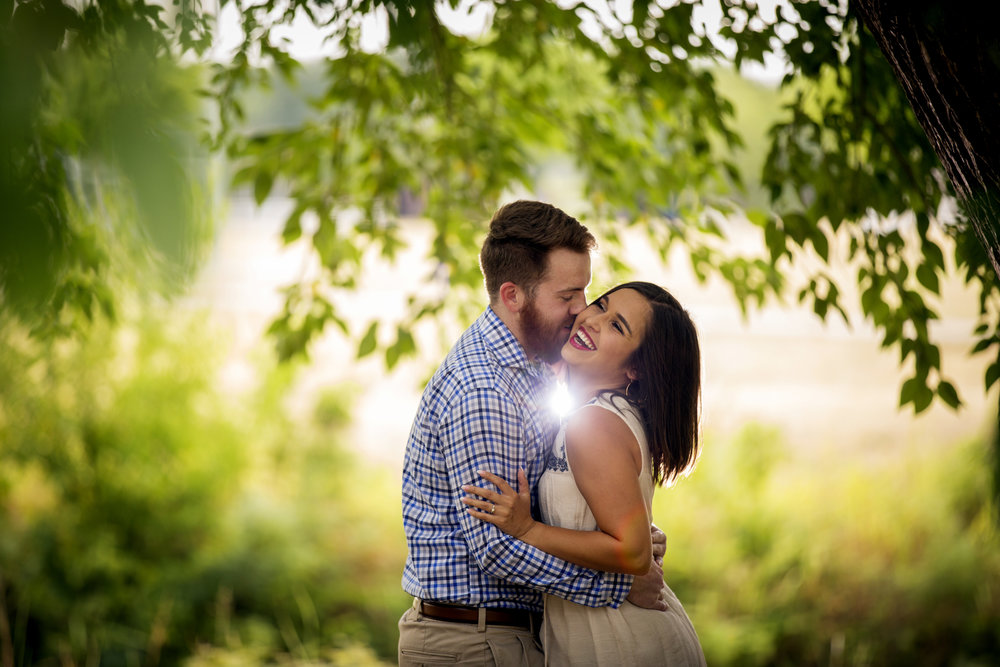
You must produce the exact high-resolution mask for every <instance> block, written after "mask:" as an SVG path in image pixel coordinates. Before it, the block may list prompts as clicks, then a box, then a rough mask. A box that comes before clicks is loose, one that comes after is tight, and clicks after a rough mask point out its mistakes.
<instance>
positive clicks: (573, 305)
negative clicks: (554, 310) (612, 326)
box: [569, 294, 587, 317]
mask: <svg viewBox="0 0 1000 667" xmlns="http://www.w3.org/2000/svg"><path fill="white" fill-rule="evenodd" d="M586 309H587V299H586V298H585V297H584V296H583V295H582V294H581V295H580V296H577V297H573V301H572V302H570V306H569V312H570V314H571V315H572V316H573V317H576V316H577V315H579V314H580V313H582V312H583V311H584V310H586Z"/></svg>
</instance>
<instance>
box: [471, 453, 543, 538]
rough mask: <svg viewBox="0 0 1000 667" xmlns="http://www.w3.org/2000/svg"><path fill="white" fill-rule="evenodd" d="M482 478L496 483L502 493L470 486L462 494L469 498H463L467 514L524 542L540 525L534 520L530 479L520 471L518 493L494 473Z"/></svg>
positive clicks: (483, 473) (482, 472)
mask: <svg viewBox="0 0 1000 667" xmlns="http://www.w3.org/2000/svg"><path fill="white" fill-rule="evenodd" d="M479 476H480V477H482V478H483V479H485V480H487V481H489V482H493V484H495V485H496V487H497V488H498V489H500V492H499V493H497V492H495V491H490V490H489V489H483V488H480V487H478V486H471V485H469V484H466V485H465V486H463V487H462V490H463V491H465V492H466V493H468V494H469V495H468V496H465V497H464V498H462V502H463V503H465V504H466V505H468V506H469V509H468V510H467V511H468V512H469V514H471V515H472V516H474V517H475V518H477V519H480V520H482V521H486V522H487V523H492V524H493V525H494V526H496V527H497V528H499V529H500V530H502V531H503V532H505V533H507V534H508V535H510V536H512V537H516V538H518V539H519V540H522V541H524V537H525V535H527V533H528V531H530V530H531V529H532V528H534V527H535V525H536V524H537V522H536V521H535V520H534V519H532V518H531V487H529V486H528V478H527V477H526V476H525V474H524V471H523V470H518V471H517V491H516V492H515V491H514V489H512V488H511V487H510V484H508V483H507V482H505V481H504V480H503V479H502V478H500V477H497V476H496V475H494V474H493V473H491V472H486V471H484V470H480V471H479ZM474 496H478V498H476V497H474Z"/></svg>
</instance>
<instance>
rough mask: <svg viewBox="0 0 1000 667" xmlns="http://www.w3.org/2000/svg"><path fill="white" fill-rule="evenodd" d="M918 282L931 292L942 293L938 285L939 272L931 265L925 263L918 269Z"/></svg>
mask: <svg viewBox="0 0 1000 667" xmlns="http://www.w3.org/2000/svg"><path fill="white" fill-rule="evenodd" d="M917 280H918V281H920V284H921V285H923V286H924V287H926V288H927V289H929V290H930V291H931V292H934V293H935V294H939V293H940V291H941V288H940V285H939V283H938V276H937V272H936V271H935V270H934V268H933V267H932V266H931V265H930V264H928V263H926V262H924V263H922V264H920V265H919V266H918V267H917Z"/></svg>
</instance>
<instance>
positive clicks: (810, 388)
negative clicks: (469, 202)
mask: <svg viewBox="0 0 1000 667" xmlns="http://www.w3.org/2000/svg"><path fill="white" fill-rule="evenodd" d="M549 199H550V200H551V201H556V203H559V202H558V199H554V198H551V197H550V198H549ZM286 210H287V209H286V204H285V203H282V202H280V201H279V202H276V203H270V202H269V203H266V204H265V207H264V208H263V209H257V208H256V207H255V206H254V205H253V204H252V202H250V201H248V200H247V199H241V198H235V199H233V200H232V202H231V209H230V216H229V219H228V221H227V222H226V224H225V226H224V227H223V228H222V230H221V233H220V235H219V238H218V241H217V246H216V249H215V252H214V254H213V257H212V259H211V261H210V262H209V264H208V266H207V267H206V268H205V269H204V271H203V273H202V275H201V277H200V279H199V282H198V284H197V285H196V287H195V289H194V291H193V293H192V295H191V296H190V297H189V298H188V299H187V300H186V303H187V304H188V305H189V306H191V307H195V308H200V307H208V308H210V309H211V310H212V311H213V312H215V313H216V314H217V315H218V317H219V319H220V321H221V322H224V323H225V325H226V326H227V327H232V328H233V331H234V335H235V345H234V349H233V353H232V356H231V358H230V361H229V363H228V364H227V366H226V370H225V371H224V372H225V377H224V379H225V381H226V382H227V385H228V386H229V387H231V388H232V389H233V390H239V388H240V387H241V386H244V385H246V383H252V381H253V377H252V371H251V370H250V368H251V367H250V365H249V364H248V362H247V360H246V358H245V355H246V354H247V352H248V351H249V350H250V349H251V348H252V347H253V346H254V345H256V344H258V343H259V337H260V333H261V332H262V331H263V330H264V329H265V328H266V325H267V322H268V319H269V318H270V317H271V316H272V315H273V314H274V313H275V312H277V310H278V308H279V306H280V303H281V301H280V295H279V294H278V293H277V291H276V290H277V288H278V287H280V286H281V285H284V284H287V283H288V282H290V281H292V280H295V279H297V278H298V277H299V276H301V275H304V274H305V275H307V274H308V270H309V268H308V263H307V262H306V261H305V260H304V259H303V255H302V248H297V247H292V248H289V249H283V248H281V247H280V246H279V245H278V239H279V234H278V230H279V229H280V225H281V221H282V219H283V218H282V216H283V214H284V213H285V212H286ZM423 232H424V230H422V229H421V227H420V226H419V223H417V222H416V221H414V222H413V227H412V228H409V229H407V234H406V236H407V238H408V239H409V241H410V245H411V247H410V250H409V251H407V252H406V253H404V254H403V256H402V257H401V260H400V262H399V265H398V266H396V267H387V266H383V265H378V270H376V271H369V272H368V274H367V275H366V276H365V279H364V282H363V283H362V284H361V289H359V290H358V292H357V294H354V295H347V296H345V297H343V298H341V299H338V300H337V303H339V304H341V307H342V308H343V313H344V314H346V315H347V318H348V321H349V322H351V323H352V324H353V325H354V327H355V328H356V331H357V330H360V328H361V327H362V326H363V325H364V324H365V323H366V322H367V321H368V320H369V318H371V317H379V316H382V317H386V318H394V317H397V316H399V315H400V314H401V313H402V312H403V303H402V296H401V294H400V292H401V290H400V289H399V286H401V285H405V284H407V283H410V282H412V281H414V280H419V279H420V278H422V277H423V276H424V275H425V274H426V272H427V268H426V266H425V265H424V264H423V261H422V257H423V253H424V251H425V249H426V244H427V242H428V239H427V236H426V235H425V234H424V233H423ZM732 232H733V233H732V236H733V237H734V239H735V240H736V244H737V247H738V248H739V249H741V250H745V249H747V248H754V245H755V243H756V242H757V240H756V236H755V233H756V232H755V230H754V229H752V228H750V227H749V226H748V225H747V226H746V227H745V228H744V227H739V226H737V227H735V228H734V229H733V230H732ZM625 247H626V250H627V254H628V256H629V258H630V260H631V261H632V262H633V263H634V264H635V265H636V266H637V267H639V268H637V271H636V274H635V277H636V278H637V279H645V280H651V281H654V282H659V283H660V284H662V285H664V286H665V287H667V288H668V289H670V290H671V291H673V292H674V294H675V295H676V296H677V297H678V298H679V299H680V301H681V302H682V303H683V304H685V305H686V306H687V307H688V308H689V310H690V311H691V313H692V316H693V318H694V320H695V323H696V325H697V326H698V329H699V334H700V337H701V344H702V352H703V365H704V385H703V387H704V397H703V400H704V405H703V428H704V430H705V431H706V432H707V433H709V434H714V435H717V436H720V437H728V436H731V435H732V434H734V433H736V432H738V431H739V430H740V429H741V428H742V427H743V426H744V425H745V424H747V423H751V422H754V423H758V424H762V425H767V426H773V427H774V428H776V429H778V430H779V431H780V432H781V433H782V434H783V435H784V437H785V438H786V439H787V441H788V442H789V443H790V444H791V445H792V448H793V450H794V451H795V452H796V454H797V455H801V456H805V457H809V456H810V455H811V454H815V453H817V452H821V451H824V450H827V449H837V450H846V451H849V452H851V453H852V454H853V455H856V456H858V457H860V458H862V459H865V458H868V457H870V456H873V455H874V456H877V455H878V454H880V453H894V452H897V451H898V450H899V449H900V448H908V447H916V448H922V447H925V446H940V445H942V444H947V443H953V442H956V441H960V440H963V439H967V438H970V437H973V436H978V435H985V434H987V433H988V432H989V428H990V425H991V424H992V422H993V419H994V418H995V410H996V407H995V406H996V398H995V389H994V396H991V397H987V396H986V395H985V394H984V392H983V379H982V378H983V372H984V370H985V366H986V359H985V357H982V356H980V357H978V358H971V357H969V356H968V351H969V349H970V347H971V343H970V340H971V336H970V334H971V330H972V328H973V327H974V326H975V324H974V316H975V314H976V306H977V304H976V301H975V299H976V297H975V295H974V294H972V293H970V292H968V291H965V290H964V289H963V288H962V285H961V284H960V281H958V280H957V279H955V278H954V277H952V278H950V279H949V280H947V281H945V291H946V295H947V297H946V299H945V300H944V304H943V305H942V304H934V306H936V307H937V310H938V312H939V314H941V316H942V318H941V320H940V321H939V322H937V323H935V324H934V325H933V329H934V331H935V332H936V333H937V336H938V342H939V344H940V345H941V353H942V359H943V368H944V372H945V374H946V375H947V376H948V377H949V378H951V379H952V380H953V381H954V384H955V385H956V386H957V387H958V389H959V391H960V394H961V395H962V398H963V400H964V402H965V405H964V406H963V408H962V409H961V410H959V411H958V412H955V411H951V410H949V409H947V408H945V407H941V406H937V405H935V406H934V407H933V408H932V409H930V410H928V411H927V412H925V413H924V414H922V415H919V416H917V417H914V416H913V414H912V411H911V410H907V411H900V410H899V409H898V407H897V406H898V392H899V387H900V385H901V384H902V382H903V381H904V380H905V379H906V377H908V375H907V373H906V371H907V370H908V369H905V368H904V369H901V368H899V366H898V363H897V362H898V359H897V358H896V353H895V352H892V353H885V352H883V351H882V350H881V349H880V348H879V341H878V338H877V337H876V334H875V332H874V331H873V330H872V329H871V328H870V327H869V326H867V325H866V324H865V323H864V322H862V321H861V320H860V318H858V317H857V313H856V312H854V313H852V316H853V317H854V318H855V322H853V323H852V327H851V328H848V327H847V326H845V325H844V323H843V322H842V321H839V320H833V319H831V320H830V321H829V322H828V323H827V324H824V323H822V322H821V321H820V320H819V319H818V318H817V317H816V316H815V315H814V314H813V313H812V312H811V311H809V310H807V309H806V308H804V307H802V306H799V305H798V304H797V303H795V302H794V299H791V300H790V302H789V303H787V304H785V305H781V304H769V305H768V306H766V307H765V308H764V309H763V310H760V311H756V312H751V313H750V315H749V317H748V318H746V319H744V318H743V317H741V315H740V312H739V309H738V308H737V306H736V303H735V301H734V299H733V298H732V296H731V294H730V293H729V291H728V289H727V287H726V286H724V285H722V284H720V283H716V282H709V283H708V284H707V285H701V284H698V283H697V281H696V280H695V278H694V276H693V274H692V272H691V271H690V269H689V267H688V264H687V260H686V258H685V257H683V256H682V254H680V253H679V252H674V254H672V255H671V258H670V261H669V263H668V266H666V267H662V266H660V262H659V261H658V259H657V258H656V257H655V256H654V253H653V252H652V251H651V250H650V249H649V247H648V243H647V242H645V241H644V239H642V238H641V237H640V236H639V235H638V233H636V234H631V235H627V236H626V246H625ZM376 264H377V263H375V262H373V264H372V265H373V266H375V265H376ZM836 271H837V269H836V267H835V268H834V272H836ZM841 273H842V274H843V275H845V276H846V279H847V280H850V279H851V278H850V273H849V271H848V270H847V269H844V270H843V271H841ZM598 283H599V280H598V279H597V278H595V284H594V285H592V288H591V294H592V295H593V294H596V292H597V290H598V289H600V288H602V287H604V285H600V284H598ZM845 292H846V293H847V294H848V295H849V294H851V291H850V289H849V283H848V289H846V290H845ZM850 298H851V297H850V296H847V299H848V302H847V304H848V308H849V309H850V305H851V304H850V301H849V299H850ZM484 304H485V300H484ZM460 331H461V327H459V326H458V325H456V326H455V328H454V330H453V332H452V333H451V334H446V335H445V338H448V339H449V340H450V339H452V338H454V337H455V336H457V335H458V333H460ZM416 334H417V340H418V341H419V344H418V347H419V349H420V350H421V351H422V352H423V355H422V358H421V359H420V360H418V361H417V362H413V363H407V364H401V366H400V367H399V368H398V369H397V371H396V372H395V373H394V374H392V375H389V376H388V377H387V376H386V374H385V373H384V372H383V367H382V364H381V361H380V360H378V359H374V358H368V359H363V360H361V361H357V360H356V359H355V355H354V348H353V347H351V346H350V345H347V344H345V342H344V341H343V340H342V339H341V338H340V337H339V336H328V337H327V338H326V339H324V340H322V341H320V344H319V345H317V346H316V347H315V348H314V350H313V355H312V361H311V363H310V365H309V368H308V369H307V370H306V372H305V373H304V374H303V376H302V378H301V381H300V383H299V385H298V388H297V390H296V392H295V394H294V397H293V399H292V400H293V401H294V400H296V398H297V399H298V400H301V401H304V402H308V398H309V396H310V394H311V393H314V392H315V391H316V390H317V388H319V387H322V386H325V385H329V384H334V383H338V382H340V381H345V380H346V381H352V380H353V381H355V382H357V385H358V387H359V390H358V391H359V393H358V395H357V397H356V398H357V404H356V408H355V410H356V411H355V414H354V416H355V419H356V421H355V424H354V425H353V427H352V438H351V439H352V441H353V443H354V444H355V447H356V449H357V451H358V452H360V453H362V454H364V455H365V456H366V457H369V458H370V459H373V460H376V461H380V462H383V463H386V464H387V465H389V466H399V465H401V462H402V452H403V448H404V446H405V441H406V435H407V433H408V431H409V424H410V419H411V417H412V415H413V413H414V411H415V409H416V402H417V400H418V398H419V392H420V386H421V383H422V381H423V380H424V379H425V378H426V377H427V375H428V373H429V372H430V371H431V370H433V367H434V366H435V365H436V363H437V362H438V361H439V360H440V358H441V356H442V355H443V354H444V351H445V350H446V348H445V347H443V346H442V345H443V342H444V341H442V340H439V339H438V338H437V337H435V336H434V335H433V334H432V333H431V332H430V331H428V330H427V329H426V327H422V328H421V329H418V331H417V332H416ZM361 388H363V389H361ZM387 416H388V417H387Z"/></svg>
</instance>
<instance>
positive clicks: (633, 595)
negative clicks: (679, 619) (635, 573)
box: [626, 524, 667, 611]
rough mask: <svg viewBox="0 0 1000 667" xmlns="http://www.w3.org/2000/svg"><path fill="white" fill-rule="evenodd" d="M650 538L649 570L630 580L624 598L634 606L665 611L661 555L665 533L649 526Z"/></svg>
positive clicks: (665, 539) (665, 540)
mask: <svg viewBox="0 0 1000 667" xmlns="http://www.w3.org/2000/svg"><path fill="white" fill-rule="evenodd" d="M649 532H650V538H651V539H652V540H653V562H652V563H651V564H650V567H649V571H648V572H647V573H646V574H644V575H642V576H641V577H636V578H635V579H634V580H633V581H632V589H631V590H630V591H629V593H628V597H627V598H626V600H628V601H629V602H631V603H632V604H634V605H635V606H636V607H642V608H644V609H656V610H657V611H666V610H667V602H666V591H665V586H666V584H664V583H663V556H664V554H665V553H666V552H667V535H666V533H664V532H663V531H662V530H660V529H659V528H657V527H656V525H655V524H650V526H649Z"/></svg>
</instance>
